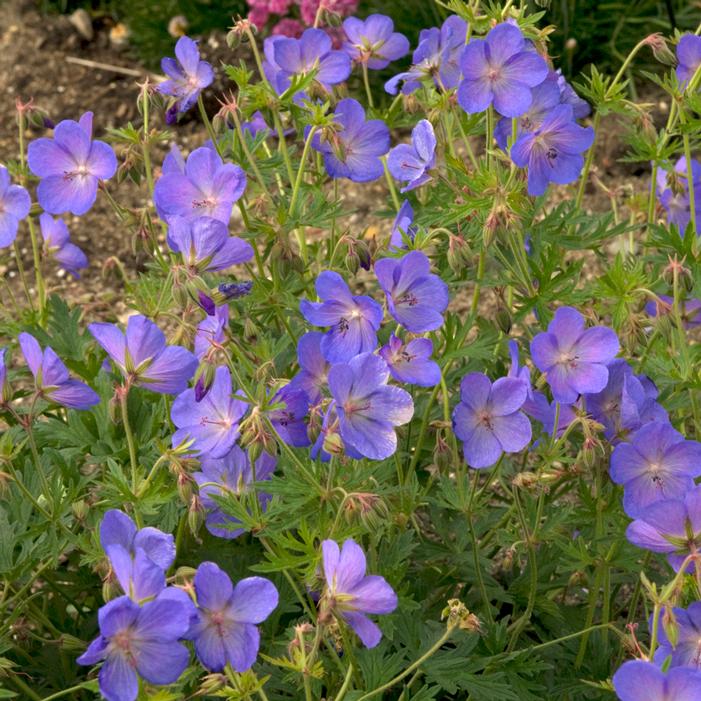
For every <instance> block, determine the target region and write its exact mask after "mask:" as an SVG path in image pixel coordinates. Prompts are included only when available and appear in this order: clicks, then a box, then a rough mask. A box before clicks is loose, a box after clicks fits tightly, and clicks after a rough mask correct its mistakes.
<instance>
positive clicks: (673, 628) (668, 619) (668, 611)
mask: <svg viewBox="0 0 701 701" xmlns="http://www.w3.org/2000/svg"><path fill="white" fill-rule="evenodd" d="M662 628H663V629H664V632H665V635H666V636H667V638H668V640H669V642H670V643H671V645H672V647H673V648H675V647H677V643H678V642H679V624H678V623H677V619H676V616H675V615H674V609H673V608H672V607H671V606H665V608H664V612H663V613H662Z"/></svg>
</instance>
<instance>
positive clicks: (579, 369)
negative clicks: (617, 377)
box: [531, 307, 620, 404]
mask: <svg viewBox="0 0 701 701" xmlns="http://www.w3.org/2000/svg"><path fill="white" fill-rule="evenodd" d="M619 348H620V346H619V344H618V338H617V337H616V334H615V332H614V331H612V330H611V329H607V328H606V327H604V326H594V327H592V328H590V329H586V328H585V327H584V317H583V316H582V315H581V314H580V313H579V312H578V311H577V310H576V309H573V308H572V307H560V308H559V309H558V310H557V311H556V312H555V316H554V317H553V320H552V321H551V322H550V324H549V325H548V330H547V331H545V332H543V333H539V334H538V335H537V336H536V337H535V338H534V339H533V340H532V341H531V358H532V359H533V363H534V364H535V366H536V367H537V368H538V369H539V370H540V371H541V372H544V373H546V376H547V379H548V384H549V385H550V389H551V390H552V393H553V398H554V399H555V401H557V402H563V403H565V404H571V403H573V402H574V401H576V400H577V397H578V396H579V395H580V394H586V393H593V392H600V391H601V390H602V389H604V387H606V383H607V382H608V379H609V371H608V367H607V365H608V364H609V363H610V362H611V361H612V360H613V359H614V358H615V356H616V354H617V353H618V351H619Z"/></svg>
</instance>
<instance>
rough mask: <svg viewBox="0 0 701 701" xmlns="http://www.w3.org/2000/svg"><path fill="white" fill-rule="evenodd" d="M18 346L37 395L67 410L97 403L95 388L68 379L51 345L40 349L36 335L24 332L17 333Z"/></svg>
mask: <svg viewBox="0 0 701 701" xmlns="http://www.w3.org/2000/svg"><path fill="white" fill-rule="evenodd" d="M19 345H20V348H21V349H22V353H23V355H24V359H25V360H26V361H27V365H28V366H29V369H30V370H31V372H32V375H34V383H35V385H36V390H37V392H38V393H39V395H40V396H42V397H44V398H45V399H47V400H48V401H50V402H55V403H56V404H62V405H63V406H65V407H68V408H69V409H89V408H90V407H91V406H95V404H99V403H100V397H99V396H98V395H97V393H96V392H95V391H94V390H92V389H90V387H88V386H87V385H86V384H85V383H84V382H81V381H80V380H73V379H71V377H70V376H69V374H68V370H67V369H66V366H65V365H64V364H63V361H62V360H61V359H60V358H59V357H58V355H56V353H55V352H54V350H53V348H49V347H48V346H47V347H46V348H45V349H44V350H43V351H42V350H41V346H40V345H39V342H38V341H37V340H36V338H34V336H32V335H31V334H28V333H26V332H23V333H21V334H20V335H19Z"/></svg>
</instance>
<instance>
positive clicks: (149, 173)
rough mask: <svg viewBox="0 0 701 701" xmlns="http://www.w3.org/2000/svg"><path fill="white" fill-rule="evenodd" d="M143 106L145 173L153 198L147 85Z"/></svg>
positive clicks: (144, 90) (142, 96)
mask: <svg viewBox="0 0 701 701" xmlns="http://www.w3.org/2000/svg"><path fill="white" fill-rule="evenodd" d="M141 104H142V107H143V114H144V127H143V136H142V139H141V153H142V156H143V159H144V172H145V174H146V183H147V184H148V191H149V193H150V195H151V197H153V168H152V166H151V150H150V148H149V147H150V142H149V130H148V108H149V98H148V88H147V86H146V84H145V85H144V87H143V89H142V92H141Z"/></svg>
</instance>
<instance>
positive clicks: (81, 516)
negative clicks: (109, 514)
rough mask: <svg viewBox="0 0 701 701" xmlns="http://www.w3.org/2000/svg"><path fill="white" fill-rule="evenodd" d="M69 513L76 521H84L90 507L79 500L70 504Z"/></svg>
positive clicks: (82, 500)
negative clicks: (71, 513)
mask: <svg viewBox="0 0 701 701" xmlns="http://www.w3.org/2000/svg"><path fill="white" fill-rule="evenodd" d="M71 511H72V512H73V515H74V516H75V517H76V519H77V520H78V521H85V519H86V517H87V515H88V512H89V511H90V507H89V506H88V504H87V502H86V501H85V500H84V499H79V500H78V501H75V502H73V503H72V504H71Z"/></svg>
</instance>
